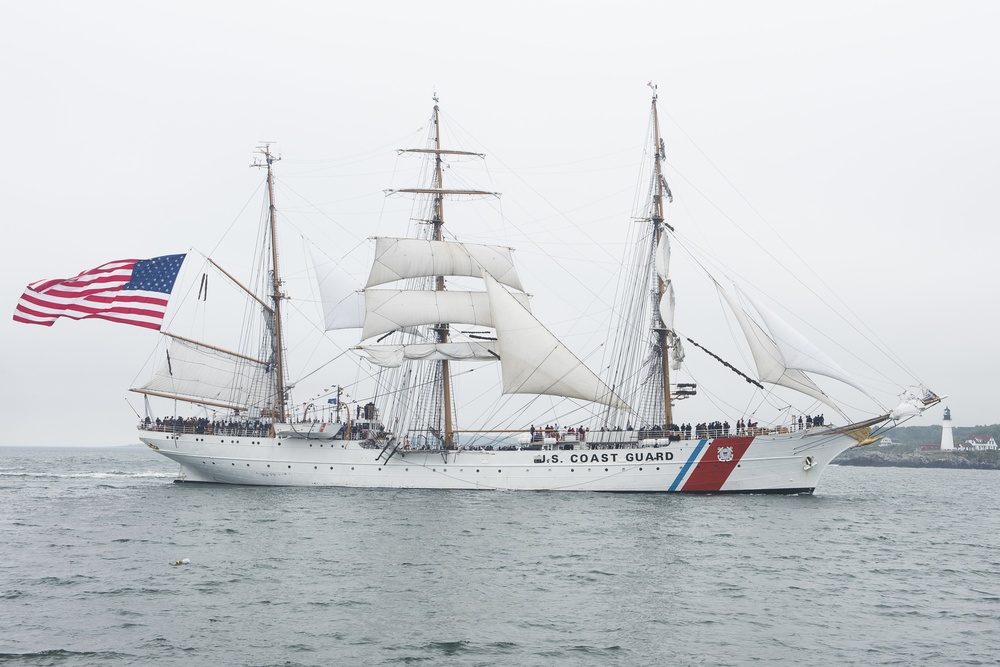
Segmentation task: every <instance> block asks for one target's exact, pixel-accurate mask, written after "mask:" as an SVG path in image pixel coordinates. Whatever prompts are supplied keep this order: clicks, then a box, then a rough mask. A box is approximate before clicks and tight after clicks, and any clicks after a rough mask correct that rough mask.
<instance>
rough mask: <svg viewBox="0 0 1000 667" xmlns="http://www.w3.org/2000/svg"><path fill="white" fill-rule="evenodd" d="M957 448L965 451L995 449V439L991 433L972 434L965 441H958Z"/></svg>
mask: <svg viewBox="0 0 1000 667" xmlns="http://www.w3.org/2000/svg"><path fill="white" fill-rule="evenodd" d="M958 448H959V449H964V450H965V451H975V452H985V451H990V450H996V448H997V441H996V440H994V439H993V436H992V435H973V436H971V437H969V438H968V439H967V440H966V441H965V442H961V443H959V445H958Z"/></svg>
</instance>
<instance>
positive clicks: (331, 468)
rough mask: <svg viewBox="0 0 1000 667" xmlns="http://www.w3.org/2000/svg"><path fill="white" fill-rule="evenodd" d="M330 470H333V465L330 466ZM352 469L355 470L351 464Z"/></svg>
mask: <svg viewBox="0 0 1000 667" xmlns="http://www.w3.org/2000/svg"><path fill="white" fill-rule="evenodd" d="M330 470H333V466H330ZM351 470H354V466H351Z"/></svg>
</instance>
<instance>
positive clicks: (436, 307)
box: [361, 289, 528, 340]
mask: <svg viewBox="0 0 1000 667" xmlns="http://www.w3.org/2000/svg"><path fill="white" fill-rule="evenodd" d="M511 298H512V299H516V300H517V302H518V304H520V305H521V306H522V307H523V308H525V309H527V306H528V296H527V295H526V294H517V295H516V296H511ZM365 303H366V306H367V309H368V312H367V314H366V316H365V325H364V329H363V330H362V332H361V339H362V340H365V339H368V338H372V337H373V336H381V335H382V334H386V333H389V332H390V331H396V330H397V329H401V328H404V327H413V326H418V325H421V324H438V323H449V322H456V323H462V324H476V325H479V326H484V327H492V326H494V325H493V317H492V316H491V314H490V303H489V298H488V297H487V295H486V292H450V291H447V290H445V291H410V290H385V289H370V290H365Z"/></svg>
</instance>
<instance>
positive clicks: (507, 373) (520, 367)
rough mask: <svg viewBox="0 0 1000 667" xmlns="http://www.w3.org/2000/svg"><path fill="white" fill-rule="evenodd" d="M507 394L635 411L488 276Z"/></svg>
mask: <svg viewBox="0 0 1000 667" xmlns="http://www.w3.org/2000/svg"><path fill="white" fill-rule="evenodd" d="M483 279H484V280H485V281H486V291H487V293H489V296H490V299H489V301H490V309H491V310H492V312H493V321H494V323H495V324H494V326H495V327H496V330H497V339H498V340H497V343H498V348H499V352H500V368H501V375H502V377H503V391H504V393H505V394H545V395H549V396H561V397H566V398H579V399H582V400H585V401H593V402H595V403H603V404H605V405H609V406H611V407H613V408H617V409H621V410H629V411H631V410H630V408H629V406H628V405H627V404H626V403H625V402H624V401H622V400H621V399H620V398H619V397H618V396H617V395H615V393H614V392H613V391H612V390H611V388H610V387H608V386H607V385H606V384H604V382H602V381H601V379H600V378H599V377H597V375H595V374H594V372H593V371H591V370H590V369H589V368H587V366H586V365H584V364H583V362H581V361H580V360H579V359H577V358H576V356H575V355H574V354H573V353H572V352H570V351H569V349H567V348H566V346H565V345H563V344H562V343H560V342H559V340H558V339H556V337H555V336H553V335H552V334H551V333H550V332H549V330H548V329H546V328H545V327H544V326H543V325H542V324H541V322H539V321H538V320H537V319H535V316H534V315H532V314H531V312H529V311H528V309H527V308H525V307H524V305H523V304H522V303H521V301H520V300H519V299H517V298H516V296H517V295H514V294H511V293H510V292H508V291H507V290H506V289H504V288H503V287H502V286H501V285H500V283H499V282H497V281H496V280H495V279H493V278H492V276H489V275H488V274H485V275H484V276H483Z"/></svg>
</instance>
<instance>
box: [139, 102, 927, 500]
mask: <svg viewBox="0 0 1000 667" xmlns="http://www.w3.org/2000/svg"><path fill="white" fill-rule="evenodd" d="M434 102H435V104H434V108H433V114H432V116H431V119H430V122H429V131H428V135H427V136H428V142H427V144H426V145H425V146H423V147H421V148H413V149H406V150H404V151H400V152H401V153H402V154H404V155H406V156H411V157H414V158H416V159H420V160H422V161H423V163H424V164H425V169H424V170H423V172H422V174H423V176H424V181H425V182H424V183H423V184H422V185H421V186H419V187H412V188H402V189H398V190H393V191H391V192H390V194H391V195H393V196H407V197H413V198H415V201H416V202H417V205H416V206H415V209H414V210H415V211H418V213H417V214H416V216H415V218H416V219H417V221H418V224H416V225H415V230H416V231H415V233H414V234H413V235H412V236H408V237H378V238H376V239H375V242H374V245H375V248H374V259H373V261H372V263H371V267H370V271H369V274H368V278H367V281H366V282H365V284H364V285H359V286H350V285H346V286H345V285H342V284H337V282H338V279H337V277H336V276H333V277H330V276H326V277H324V278H323V279H321V285H320V289H321V292H322V293H323V297H324V300H325V302H326V305H325V314H326V321H325V323H324V325H325V328H326V329H327V330H335V329H353V330H355V331H357V332H359V333H358V340H357V346H356V348H355V349H354V350H353V351H354V352H355V353H356V354H357V355H358V356H359V357H361V359H362V360H363V361H360V363H364V364H368V365H370V367H371V368H372V369H375V370H373V373H372V377H373V378H374V380H373V382H374V385H375V389H374V391H373V392H372V394H371V398H370V400H366V401H363V402H359V403H358V404H357V405H354V406H351V405H346V406H345V405H343V404H342V402H340V401H336V402H335V403H334V404H335V409H334V410H333V411H332V412H330V413H327V414H317V413H313V414H312V415H310V414H309V413H308V412H305V413H298V412H296V415H295V416H294V417H293V415H292V412H293V411H292V410H291V406H292V405H293V403H292V401H291V390H292V386H293V385H294V382H291V381H290V380H289V378H288V370H287V369H288V367H287V364H286V361H285V353H286V348H287V344H286V342H285V340H284V325H283V315H282V310H283V305H284V303H285V301H286V298H287V296H286V295H285V293H284V283H283V281H282V278H281V274H280V272H279V252H278V233H277V229H278V225H279V217H278V214H277V210H276V206H275V199H274V174H273V168H274V163H275V158H274V155H273V154H272V153H271V150H270V148H269V147H267V146H265V147H262V148H261V149H260V157H261V159H260V162H259V163H258V164H259V166H261V167H262V168H263V169H265V170H266V178H267V180H266V183H267V191H268V200H267V204H266V212H265V215H264V218H263V219H264V221H265V224H264V225H263V226H262V230H263V234H262V240H261V245H260V247H259V249H258V251H257V253H256V258H257V259H259V260H260V266H259V268H258V270H257V272H256V274H255V278H254V280H255V284H252V285H250V286H246V287H244V286H243V283H241V282H240V281H238V280H236V279H235V278H233V277H232V276H231V275H230V274H229V273H226V275H227V276H229V278H230V279H231V280H232V282H233V283H234V284H237V285H239V286H240V288H241V291H242V292H244V293H245V295H246V297H247V298H248V299H249V300H250V302H251V304H252V308H251V309H249V310H248V312H252V313H253V314H254V316H255V317H254V318H253V319H255V320H256V321H254V322H251V321H250V319H251V318H249V317H247V318H243V320H241V323H242V325H243V327H244V330H243V331H242V332H241V335H240V336H239V338H240V340H242V341H243V344H244V349H239V350H229V349H225V348H223V347H221V346H218V345H215V344H211V343H209V342H203V341H198V340H195V339H193V338H190V337H181V336H176V335H173V334H169V333H165V334H164V335H165V336H167V338H168V340H169V345H168V349H167V352H166V355H165V359H164V363H163V366H162V368H161V369H160V370H159V371H157V372H155V373H153V376H152V378H151V379H150V380H149V381H148V382H147V383H145V384H143V385H141V386H137V387H135V388H133V390H132V391H135V392H138V393H140V394H143V395H145V396H146V398H147V400H146V411H147V414H146V416H145V417H143V418H142V419H141V420H140V423H139V438H140V440H141V441H142V442H143V443H145V444H146V445H147V446H148V447H149V448H150V449H153V450H155V451H156V452H158V453H159V454H162V455H163V456H166V457H167V458H169V459H171V460H173V461H176V462H177V463H178V464H180V473H179V476H178V481H183V482H203V483H225V484H249V485H288V486H338V487H365V488H415V489H497V490H500V489H503V490H549V491H604V492H675V493H785V494H795V493H812V492H813V491H814V489H815V488H816V486H817V484H818V482H819V479H820V477H821V475H822V474H823V471H824V470H825V469H826V468H827V466H828V465H829V464H830V462H831V461H832V460H833V459H834V458H835V457H836V456H837V455H838V454H840V453H841V452H843V451H845V450H847V449H849V448H851V447H858V446H864V445H868V444H871V443H873V442H876V441H878V440H879V439H881V437H882V436H881V429H883V428H885V427H888V426H891V425H893V424H894V423H897V422H898V421H900V420H903V419H907V418H910V417H912V416H914V415H917V414H919V413H921V412H922V411H923V410H925V409H927V408H928V407H930V406H932V405H935V404H936V403H938V402H939V401H940V398H939V397H937V396H936V395H935V394H933V393H932V392H930V391H928V390H925V389H923V388H921V389H920V390H919V391H918V392H917V394H916V395H914V394H913V393H905V392H904V394H903V395H902V398H901V401H900V403H899V405H898V406H897V407H896V408H894V409H892V410H888V409H885V410H882V411H879V412H878V413H877V414H876V415H875V416H873V417H869V418H866V419H861V420H851V419H850V418H849V417H848V415H847V414H846V413H845V411H844V410H843V409H842V408H841V407H840V405H839V404H838V403H837V402H835V401H834V400H833V399H832V398H831V397H830V396H829V395H828V394H827V393H826V392H825V391H824V390H823V389H821V388H820V386H819V385H818V384H817V383H816V381H815V380H814V377H813V376H816V375H819V376H824V377H826V378H832V379H833V380H835V381H836V382H840V383H845V384H847V385H850V386H852V387H856V388H857V389H858V390H860V391H862V392H865V393H867V392H866V391H865V389H864V387H863V386H861V385H860V384H859V383H857V382H855V380H854V379H853V378H852V377H851V376H850V375H849V374H848V373H847V372H846V371H844V370H843V369H842V368H841V367H840V366H839V365H838V364H837V363H836V362H835V361H833V359H831V358H830V357H829V356H827V355H826V354H825V353H824V352H822V351H820V349H819V348H818V347H817V346H815V345H813V344H812V343H811V342H809V341H808V340H807V339H806V338H805V337H804V336H802V335H801V334H800V333H798V332H797V331H796V330H794V329H793V328H792V327H791V326H790V325H789V324H788V323H787V322H785V321H784V320H783V319H782V318H781V317H779V316H778V315H777V314H776V313H775V312H774V311H773V310H771V309H769V308H768V307H767V306H766V305H765V304H764V303H762V302H761V301H760V300H758V299H756V298H754V297H753V296H752V295H751V294H750V293H749V292H747V291H745V290H742V289H741V288H740V287H739V286H738V285H736V284H735V283H729V282H728V281H725V280H722V279H714V278H713V280H715V283H714V285H715V287H716V289H717V291H718V293H719V295H720V300H721V301H722V302H723V303H725V304H726V307H727V308H728V309H729V310H730V311H731V316H732V318H733V320H734V321H735V322H736V324H737V325H738V329H739V330H740V331H741V332H742V334H743V336H744V337H745V339H746V345H747V346H748V349H749V352H750V357H751V358H752V362H753V368H749V369H744V370H740V369H739V368H737V366H736V365H735V364H732V363H729V362H728V361H725V360H724V359H723V358H722V357H721V356H720V355H718V354H716V353H715V352H713V351H708V350H706V352H707V358H710V359H712V360H713V363H714V362H715V361H718V362H721V363H722V364H723V365H724V366H726V367H728V368H729V369H731V370H732V371H733V376H732V378H733V382H737V383H740V384H741V385H743V386H745V385H753V386H754V387H756V388H757V389H759V390H762V391H763V390H764V389H765V387H767V386H779V387H783V388H786V389H791V390H794V391H795V392H798V393H800V394H802V395H805V396H806V397H807V403H808V405H811V406H815V405H822V406H824V409H825V408H827V407H828V408H829V409H830V410H832V412H833V413H835V414H836V415H837V416H836V417H833V418H827V417H825V416H824V417H819V416H816V417H815V418H814V417H812V416H810V417H808V418H806V419H805V420H803V418H802V417H801V416H799V415H790V414H786V415H785V416H784V417H782V418H780V419H779V420H776V421H775V422H774V423H767V424H763V425H762V424H759V423H757V422H756V421H754V420H753V419H749V418H745V417H744V415H730V416H729V417H728V418H725V419H720V420H718V421H713V422H707V423H698V424H695V425H692V424H690V423H685V422H684V419H683V416H682V415H679V414H678V411H679V406H681V405H683V403H682V401H683V400H684V399H685V398H688V397H690V396H692V395H694V394H696V393H697V392H698V387H697V385H696V384H695V383H694V382H678V381H677V380H675V379H672V377H673V376H675V375H676V374H677V373H678V371H680V370H681V369H682V368H683V366H684V364H685V363H686V362H685V349H684V342H685V341H686V342H688V343H689V344H693V345H698V343H695V342H694V341H693V340H692V339H691V338H688V337H687V336H685V335H682V334H681V333H679V331H678V330H677V328H676V327H675V323H674V310H675V301H676V297H675V287H674V281H673V279H672V277H671V273H670V255H671V239H672V237H673V236H674V234H675V230H674V229H673V226H672V225H671V224H670V223H669V222H668V221H667V217H666V215H665V212H666V209H667V207H668V205H669V204H670V203H671V202H672V199H673V197H672V193H671V192H670V189H669V187H668V184H667V179H666V177H665V175H664V163H665V160H666V147H665V142H664V140H663V138H662V137H661V135H660V123H659V115H658V109H657V96H656V90H655V88H653V95H652V104H651V111H650V122H649V138H648V140H647V149H646V154H647V157H648V162H647V166H646V168H645V171H644V178H643V183H644V185H643V186H642V188H643V190H644V191H645V193H646V194H645V196H644V197H642V198H641V202H642V203H641V205H640V206H639V210H637V211H636V212H635V215H634V219H633V222H635V224H633V225H632V226H631V227H632V228H633V229H634V230H635V237H634V238H633V239H631V241H630V247H631V248H632V251H631V252H632V254H631V257H632V261H631V263H630V264H631V265H629V266H623V267H622V271H621V273H622V275H623V276H624V277H623V279H622V281H621V287H620V289H619V293H618V295H617V297H616V303H615V312H614V315H613V317H612V318H611V319H610V321H609V325H610V328H611V329H612V332H611V334H609V338H608V340H609V344H608V346H607V357H606V359H605V363H603V364H602V366H603V368H604V370H603V371H602V373H600V374H598V373H595V372H594V371H593V370H592V369H591V368H590V367H589V366H588V365H587V364H586V363H584V362H583V361H581V360H580V359H579V358H578V356H577V355H576V354H575V353H574V352H573V351H572V350H571V349H570V348H569V347H567V345H566V344H564V343H563V342H562V341H561V340H559V338H557V337H556V336H555V335H554V334H553V333H551V332H550V331H549V329H548V328H546V326H545V325H544V324H543V323H542V321H540V318H539V317H537V316H536V314H534V313H533V312H532V305H531V299H530V298H529V295H528V293H527V292H526V291H525V288H524V286H523V285H522V281H521V277H520V275H519V273H518V271H517V268H516V266H515V262H514V255H513V253H512V251H511V249H510V248H508V247H506V246H503V245H487V244H475V243H465V242H460V241H457V240H455V234H453V233H452V230H451V226H450V225H446V215H447V214H448V213H450V210H451V208H450V206H451V202H452V201H453V200H455V199H464V200H469V199H480V198H490V197H494V196H496V193H493V192H490V191H488V190H480V189H476V188H473V187H455V186H453V185H452V184H451V183H450V182H446V176H447V175H448V174H449V173H450V171H449V168H450V166H451V165H452V164H453V163H455V162H459V161H464V160H478V159H481V158H483V157H484V156H483V155H481V154H478V153H475V152H471V151H464V150H458V149H454V148H450V147H446V146H445V145H444V144H443V143H442V136H441V123H440V121H441V112H440V108H439V105H438V100H437V99H436V98H435V100H434ZM209 261H210V262H211V261H212V260H209ZM220 270H222V269H221V267H220ZM326 278H330V279H329V280H327V279H326ZM698 347H702V346H700V345H698ZM700 356H704V355H700ZM481 364H499V373H498V374H497V375H498V377H499V380H500V385H501V386H500V387H499V388H498V389H497V390H496V395H497V397H498V399H499V397H500V395H501V394H502V395H508V396H509V395H527V396H534V397H545V398H546V399H547V400H552V401H569V404H571V405H572V406H581V405H583V406H586V409H587V413H586V415H587V417H586V421H583V420H580V419H579V414H580V413H579V412H578V409H579V408H574V409H573V410H568V411H567V415H568V416H567V419H566V420H563V421H564V424H563V426H559V425H558V424H557V420H555V419H553V420H552V421H550V423H523V422H522V423H519V424H512V423H511V418H506V419H504V420H498V424H496V425H495V426H494V427H492V428H491V427H484V426H483V425H481V424H479V425H477V426H476V427H475V428H468V427H463V426H462V423H463V422H462V419H463V416H462V415H461V414H460V413H459V410H458V409H457V408H456V388H455V384H456V383H455V375H456V373H462V372H464V371H463V370H461V369H464V368H468V367H478V366H477V365H481ZM151 399H152V401H155V400H157V399H168V400H170V401H173V404H174V405H177V404H179V403H185V404H189V405H191V406H193V407H192V412H193V413H194V416H190V417H185V418H181V417H169V418H163V417H162V416H157V414H156V413H155V412H154V410H153V407H152V401H151ZM513 419H514V420H516V419H517V417H514V418H513ZM569 419H572V420H573V422H572V423H573V426H571V427H567V425H566V423H565V422H566V421H568V420H569ZM526 421H527V419H526V420H525V422H526ZM487 435H488V436H489V438H490V439H489V440H488V442H489V443H490V444H486V445H483V444H481V443H482V442H484V440H483V439H482V438H483V437H484V436H487Z"/></svg>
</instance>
